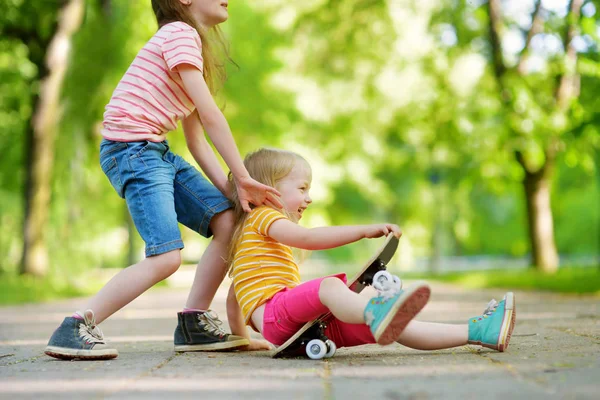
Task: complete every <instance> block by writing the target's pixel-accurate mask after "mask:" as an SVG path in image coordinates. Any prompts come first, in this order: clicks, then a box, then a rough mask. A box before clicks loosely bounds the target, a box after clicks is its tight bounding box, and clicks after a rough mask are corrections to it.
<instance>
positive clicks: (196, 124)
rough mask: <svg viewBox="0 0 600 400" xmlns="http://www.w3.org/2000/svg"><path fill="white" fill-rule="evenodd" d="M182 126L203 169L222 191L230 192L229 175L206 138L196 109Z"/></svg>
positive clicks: (190, 147) (186, 139) (191, 149)
mask: <svg viewBox="0 0 600 400" xmlns="http://www.w3.org/2000/svg"><path fill="white" fill-rule="evenodd" d="M182 126H183V133H184V134H185V141H186V142H187V146H188V149H190V153H192V156H193V157H194V159H195V160H196V162H197V163H198V165H199V166H200V168H202V171H204V173H205V174H206V176H208V179H210V181H211V182H212V183H213V185H215V186H216V187H217V188H218V189H219V190H220V191H221V193H224V194H228V193H227V192H228V190H227V176H226V175H225V172H223V169H222V168H221V165H220V164H219V160H217V157H216V155H215V152H214V151H213V149H212V147H210V144H209V143H208V141H207V140H206V136H204V130H203V128H202V124H201V123H200V117H199V116H198V113H197V112H196V111H194V112H193V113H192V114H190V115H189V116H188V117H187V118H186V119H184V120H183V122H182Z"/></svg>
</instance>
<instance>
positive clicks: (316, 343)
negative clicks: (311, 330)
mask: <svg viewBox="0 0 600 400" xmlns="http://www.w3.org/2000/svg"><path fill="white" fill-rule="evenodd" d="M325 353H327V346H326V345H325V342H323V341H322V340H320V339H313V340H311V341H310V342H308V344H307V345H306V355H307V356H308V358H312V359H313V360H320V359H321V358H323V357H324V356H325Z"/></svg>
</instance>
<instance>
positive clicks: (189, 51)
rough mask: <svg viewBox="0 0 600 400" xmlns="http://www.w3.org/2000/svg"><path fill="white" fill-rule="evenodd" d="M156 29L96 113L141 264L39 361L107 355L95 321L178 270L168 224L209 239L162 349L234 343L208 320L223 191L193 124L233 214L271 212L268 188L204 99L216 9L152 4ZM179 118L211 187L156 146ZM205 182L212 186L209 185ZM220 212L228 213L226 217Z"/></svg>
mask: <svg viewBox="0 0 600 400" xmlns="http://www.w3.org/2000/svg"><path fill="white" fill-rule="evenodd" d="M152 8H153V10H154V14H155V15H156V19H157V21H158V25H159V30H158V31H157V32H156V34H155V35H154V36H153V37H152V38H151V39H150V40H149V41H148V43H147V44H146V45H145V46H144V47H143V48H142V49H141V51H140V52H139V53H138V55H137V56H136V58H135V59H134V60H133V62H132V64H131V66H130V67H129V69H128V70H127V72H126V73H125V75H124V76H123V78H122V79H121V81H120V83H119V85H118V86H117V88H116V89H115V91H114V93H113V96H112V98H111V100H110V102H109V103H108V105H107V106H106V112H105V113H104V123H103V129H102V136H103V140H102V143H101V145H100V164H101V168H102V170H103V171H104V173H105V174H106V175H107V177H108V179H109V180H110V183H111V184H112V186H113V187H114V189H115V190H116V191H117V193H118V194H119V196H121V197H122V198H124V199H125V200H126V202H127V206H128V208H129V211H130V213H131V216H132V218H133V221H134V223H135V226H136V228H137V230H138V232H139V233H140V235H141V237H142V238H143V239H144V241H145V243H146V258H145V259H144V260H142V261H141V262H139V263H137V264H135V265H132V266H130V267H129V268H126V269H124V270H122V271H121V272H119V273H118V274H117V275H116V276H115V277H114V278H113V279H111V280H110V281H109V282H108V283H107V284H106V286H104V287H103V288H102V289H101V290H100V291H99V292H98V293H97V294H96V295H95V296H94V297H92V298H91V299H90V300H88V302H87V304H85V305H84V306H83V307H82V308H81V309H80V310H82V311H77V312H76V313H75V314H74V315H73V316H71V317H66V318H65V319H64V321H63V323H62V325H60V326H59V327H58V329H57V330H56V331H55V332H54V334H53V335H52V337H51V338H50V341H49V343H48V346H47V347H46V351H45V352H46V354H48V355H50V356H52V357H57V358H62V359H74V358H79V359H109V358H114V357H117V355H118V352H117V350H116V349H112V348H109V347H108V346H107V345H106V344H105V343H104V339H103V336H102V333H101V331H100V330H99V329H98V328H97V327H96V324H98V323H100V322H102V321H104V320H105V319H106V318H108V317H109V316H110V315H112V314H113V313H114V312H116V311H118V310H119V309H121V308H122V307H124V306H125V305H126V304H128V303H129V302H131V301H132V300H133V299H135V298H136V297H138V296H139V295H140V294H142V293H144V292H145V291H146V290H147V289H149V288H150V287H152V286H153V285H154V284H156V283H157V282H159V281H161V280H163V279H165V278H166V277H168V276H169V275H171V274H173V273H174V272H175V271H176V270H177V269H178V268H179V266H180V265H181V255H180V250H181V249H182V248H183V242H182V240H181V234H180V231H179V227H178V222H180V223H182V224H184V225H186V226H187V227H189V228H191V229H192V230H195V231H196V232H198V233H199V234H201V235H202V236H205V237H210V236H213V240H212V241H211V242H210V244H209V246H208V248H207V249H206V251H205V252H204V254H203V256H202V258H201V260H200V262H199V264H198V268H197V270H196V276H195V279H194V282H193V285H192V288H191V291H190V294H189V297H188V299H187V303H186V306H185V308H184V309H183V311H182V312H180V313H178V325H177V328H176V329H175V335H174V341H175V350H176V351H193V350H219V349H231V348H237V347H241V346H246V345H248V344H249V342H248V341H247V340H246V339H245V338H242V337H239V336H234V335H229V334H226V333H225V332H224V331H223V330H221V328H220V327H219V325H220V324H221V322H220V321H219V320H218V317H217V316H216V315H215V314H214V313H212V312H209V311H208V308H209V306H210V303H211V301H212V299H213V297H214V295H215V293H216V291H217V288H218V286H219V284H220V283H221V281H222V280H223V277H224V275H225V271H226V265H225V262H224V261H223V259H224V256H225V255H226V253H227V248H228V245H229V242H230V239H231V234H232V228H233V212H232V211H231V210H229V209H230V208H231V204H230V202H229V201H228V200H227V197H226V196H225V195H226V194H229V193H228V192H229V191H230V187H229V186H228V183H227V177H226V176H225V173H224V172H223V170H222V169H221V168H220V165H219V163H218V161H217V158H216V156H215V154H214V153H213V151H212V149H211V147H210V145H209V143H208V142H207V140H206V138H205V136H204V132H203V127H204V129H205V130H206V132H207V133H208V135H209V136H210V138H211V140H212V142H213V144H214V145H215V147H216V148H217V150H218V152H219V153H220V155H221V156H222V157H223V159H224V160H225V162H226V163H227V165H228V166H229V168H230V170H231V171H232V175H233V186H231V188H235V191H236V193H238V198H239V202H240V207H241V208H242V209H243V210H245V211H250V204H253V205H255V206H260V205H262V204H272V205H276V206H277V205H279V206H280V205H281V204H280V203H279V201H278V200H277V195H278V194H279V193H278V192H277V191H276V190H275V189H273V188H271V187H268V186H266V185H264V184H261V183H259V182H257V181H255V180H254V179H252V178H251V177H250V175H249V174H248V171H247V170H246V168H245V167H244V165H243V163H242V161H241V157H240V155H239V151H238V149H237V146H236V144H235V142H234V139H233V136H232V134H231V131H230V129H229V125H228V124H227V121H226V120H225V118H224V116H223V114H222V113H221V111H220V110H219V108H218V107H217V105H216V104H215V102H214V100H213V97H212V95H211V91H214V89H215V87H216V86H217V85H219V84H221V83H222V82H223V79H224V64H223V62H222V60H217V58H216V56H215V55H216V53H217V51H216V49H215V46H217V45H219V44H221V43H222V41H221V36H220V31H219V30H218V28H217V25H218V24H220V23H221V22H224V21H225V20H227V18H228V12H227V0H152ZM178 121H182V126H183V131H184V134H185V139H186V142H187V146H188V148H189V150H190V152H191V154H192V156H193V157H194V159H195V160H196V162H197V163H198V164H199V165H200V167H201V168H202V170H203V171H204V173H205V174H206V176H207V177H208V178H209V179H210V181H211V182H212V184H211V183H210V182H209V181H207V180H206V179H205V178H204V177H203V175H202V174H201V173H200V172H198V171H197V170H196V169H195V168H194V167H192V166H191V165H190V164H188V163H187V162H186V161H184V160H183V158H181V157H180V156H178V155H175V154H173V153H172V152H171V151H170V149H169V145H168V143H167V141H166V136H167V133H168V132H169V131H172V130H175V129H176V128H177V123H178ZM213 185H214V186H213ZM228 210H229V211H228Z"/></svg>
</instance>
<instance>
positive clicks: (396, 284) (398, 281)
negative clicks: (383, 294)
mask: <svg viewBox="0 0 600 400" xmlns="http://www.w3.org/2000/svg"><path fill="white" fill-rule="evenodd" d="M392 282H393V283H394V288H395V289H397V290H400V289H402V279H400V278H399V277H398V276H396V275H392Z"/></svg>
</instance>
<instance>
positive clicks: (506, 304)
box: [469, 292, 516, 351]
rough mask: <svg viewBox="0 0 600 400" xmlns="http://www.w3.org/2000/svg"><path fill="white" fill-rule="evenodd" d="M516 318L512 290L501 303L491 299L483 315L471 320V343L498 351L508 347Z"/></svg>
mask: <svg viewBox="0 0 600 400" xmlns="http://www.w3.org/2000/svg"><path fill="white" fill-rule="evenodd" d="M515 319H516V305H515V295H514V294H513V293H512V292H508V293H506V295H505V296H504V299H502V300H501V301H500V302H499V303H498V302H496V300H491V301H490V302H489V303H488V306H487V308H486V310H485V311H484V312H483V314H482V315H480V316H477V317H473V318H471V319H470V320H469V344H478V345H481V346H483V347H489V348H490V349H494V350H498V351H504V350H506V349H508V342H509V341H510V335H512V331H513V329H514V327H515Z"/></svg>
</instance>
